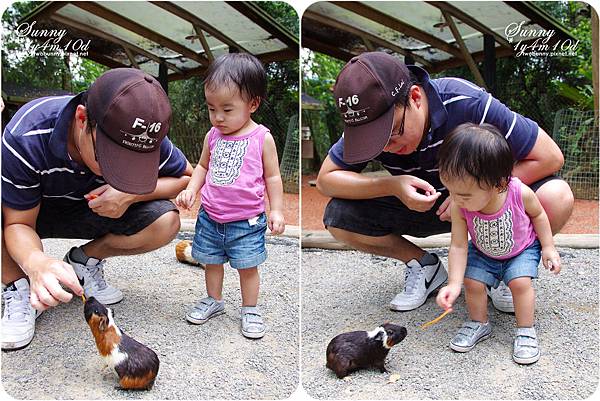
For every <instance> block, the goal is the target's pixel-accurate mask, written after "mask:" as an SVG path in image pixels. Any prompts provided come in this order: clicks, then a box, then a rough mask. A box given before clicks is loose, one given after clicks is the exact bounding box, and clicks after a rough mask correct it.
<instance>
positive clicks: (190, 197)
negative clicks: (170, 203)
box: [175, 189, 196, 210]
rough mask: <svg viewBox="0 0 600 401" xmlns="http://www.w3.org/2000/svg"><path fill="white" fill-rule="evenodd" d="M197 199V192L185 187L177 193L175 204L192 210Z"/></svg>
mask: <svg viewBox="0 0 600 401" xmlns="http://www.w3.org/2000/svg"><path fill="white" fill-rule="evenodd" d="M195 201H196V194H195V193H194V191H190V190H189V189H184V190H183V191H181V192H180V193H179V195H177V198H176V199H175V204H176V205H177V206H179V207H182V208H184V209H187V210H190V209H191V208H192V206H194V202H195Z"/></svg>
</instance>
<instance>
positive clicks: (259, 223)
mask: <svg viewBox="0 0 600 401" xmlns="http://www.w3.org/2000/svg"><path fill="white" fill-rule="evenodd" d="M266 231H267V216H266V214H265V213H264V212H263V213H261V214H260V215H258V216H256V217H254V218H253V219H249V220H239V221H232V222H230V223H218V222H216V221H214V220H213V219H211V218H210V217H209V216H208V213H206V211H205V210H204V209H203V208H200V212H199V213H198V219H197V220H196V234H195V235H194V242H193V244H192V257H193V258H194V259H196V260H197V261H198V262H200V263H204V264H209V265H220V264H223V263H225V262H229V265H230V266H231V267H233V268H234V269H248V268H250V267H255V266H258V265H259V264H261V263H263V262H264V261H265V260H266V259H267V249H266V248H265V233H266Z"/></svg>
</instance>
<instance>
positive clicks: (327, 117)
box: [302, 50, 344, 162]
mask: <svg viewBox="0 0 600 401" xmlns="http://www.w3.org/2000/svg"><path fill="white" fill-rule="evenodd" d="M303 52H304V53H303V56H302V90H303V91H304V92H305V93H306V94H308V95H310V96H312V97H314V98H315V99H317V100H319V101H320V102H321V104H322V105H323V107H324V110H323V111H303V113H302V120H303V121H304V124H305V125H309V126H310V129H311V134H312V137H313V139H314V141H315V149H316V151H317V159H318V160H317V162H322V161H323V160H324V159H325V156H326V155H327V151H328V150H329V147H330V146H331V145H332V144H333V143H334V142H336V141H337V140H338V138H339V137H340V136H341V135H342V132H343V129H344V127H343V124H342V122H341V119H340V117H339V113H338V112H337V109H336V107H335V101H334V99H333V92H332V91H333V85H334V84H335V80H336V78H337V75H338V74H339V72H340V70H341V69H342V67H343V66H344V62H343V61H340V60H337V59H334V58H332V57H329V56H327V55H325V54H321V53H317V52H312V51H310V50H305V51H303Z"/></svg>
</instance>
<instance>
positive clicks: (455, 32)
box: [442, 10, 487, 89]
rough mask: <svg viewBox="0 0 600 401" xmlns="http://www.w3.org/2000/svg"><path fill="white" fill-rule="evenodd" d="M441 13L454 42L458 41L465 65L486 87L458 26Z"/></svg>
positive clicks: (448, 16)
mask: <svg viewBox="0 0 600 401" xmlns="http://www.w3.org/2000/svg"><path fill="white" fill-rule="evenodd" d="M442 14H443V15H444V18H445V19H446V23H448V26H449V27H450V30H451V31H452V35H453V36H454V39H455V40H456V43H458V45H459V47H460V51H461V52H462V54H463V59H464V60H465V61H466V62H467V65H468V66H469V70H471V73H472V74H473V77H475V81H476V82H477V84H478V85H479V86H481V87H482V88H486V85H485V81H484V80H483V77H482V76H481V72H480V71H479V68H477V64H475V61H474V60H473V57H471V53H470V52H469V49H467V46H466V45H465V42H464V41H463V39H462V36H461V35H460V32H459V31H458V28H457V27H456V24H455V23H454V20H453V19H452V16H451V15H450V14H448V13H447V12H446V11H444V10H442ZM486 89H487V88H486Z"/></svg>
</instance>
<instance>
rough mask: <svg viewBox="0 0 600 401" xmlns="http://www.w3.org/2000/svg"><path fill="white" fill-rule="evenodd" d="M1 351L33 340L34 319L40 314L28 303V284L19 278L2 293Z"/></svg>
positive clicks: (21, 346)
mask: <svg viewBox="0 0 600 401" xmlns="http://www.w3.org/2000/svg"><path fill="white" fill-rule="evenodd" d="M2 301H3V303H4V314H3V315H2V332H1V334H2V349H3V350H16V349H19V348H23V347H25V346H27V345H28V344H29V343H30V342H31V340H33V334H34V333H35V319H36V318H37V317H38V316H39V315H40V314H41V312H38V311H37V310H35V309H34V308H33V306H31V302H29V282H28V281H27V279H26V278H21V279H19V280H17V281H15V282H14V283H12V284H11V285H10V286H8V287H6V288H5V289H4V290H3V291H2Z"/></svg>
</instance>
